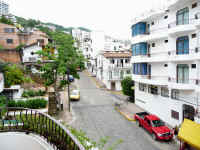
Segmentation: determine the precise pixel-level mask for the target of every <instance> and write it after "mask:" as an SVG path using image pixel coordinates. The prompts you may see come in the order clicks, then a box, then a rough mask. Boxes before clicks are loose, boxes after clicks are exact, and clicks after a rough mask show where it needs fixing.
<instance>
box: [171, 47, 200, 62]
mask: <svg viewBox="0 0 200 150" xmlns="http://www.w3.org/2000/svg"><path fill="white" fill-rule="evenodd" d="M168 55H169V61H174V62H178V61H191V60H199V59H200V47H196V48H195V49H189V50H188V53H186V52H185V53H183V54H178V53H177V51H176V50H173V51H169V52H168Z"/></svg>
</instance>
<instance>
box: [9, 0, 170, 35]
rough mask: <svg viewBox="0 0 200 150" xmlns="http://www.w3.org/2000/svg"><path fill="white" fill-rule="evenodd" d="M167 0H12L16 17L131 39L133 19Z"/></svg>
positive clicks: (12, 10) (10, 0) (11, 5)
mask: <svg viewBox="0 0 200 150" xmlns="http://www.w3.org/2000/svg"><path fill="white" fill-rule="evenodd" d="M166 1H167V0H9V3H10V12H11V13H13V14H14V15H17V16H21V17H25V18H33V19H38V20H41V21H44V22H52V23H56V24H60V25H63V26H65V27H70V26H73V27H79V26H82V27H86V28H89V29H92V30H101V31H105V33H106V34H108V35H111V36H114V37H117V38H130V35H131V31H130V26H131V19H133V18H134V17H135V16H137V15H138V14H141V13H142V12H144V11H146V10H149V9H151V8H157V7H160V6H163V5H164V3H166Z"/></svg>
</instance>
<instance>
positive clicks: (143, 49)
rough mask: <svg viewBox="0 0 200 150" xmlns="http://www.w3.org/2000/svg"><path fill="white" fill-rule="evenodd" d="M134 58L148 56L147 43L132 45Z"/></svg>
mask: <svg viewBox="0 0 200 150" xmlns="http://www.w3.org/2000/svg"><path fill="white" fill-rule="evenodd" d="M132 51H133V56H137V55H146V54H147V43H138V44H134V45H132Z"/></svg>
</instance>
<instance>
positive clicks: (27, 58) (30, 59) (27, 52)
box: [22, 42, 42, 63]
mask: <svg viewBox="0 0 200 150" xmlns="http://www.w3.org/2000/svg"><path fill="white" fill-rule="evenodd" d="M41 50H42V46H41V45H40V44H39V42H38V43H33V44H31V45H28V46H25V47H24V48H23V55H22V62H23V63H36V62H37V61H39V60H42V59H41V57H40V56H39V55H38V54H37V52H38V51H41Z"/></svg>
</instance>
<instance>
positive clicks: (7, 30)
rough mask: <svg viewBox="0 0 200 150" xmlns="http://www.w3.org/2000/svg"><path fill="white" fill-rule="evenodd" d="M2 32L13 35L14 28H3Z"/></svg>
mask: <svg viewBox="0 0 200 150" xmlns="http://www.w3.org/2000/svg"><path fill="white" fill-rule="evenodd" d="M4 32H5V33H13V32H15V29H14V28H4Z"/></svg>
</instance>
